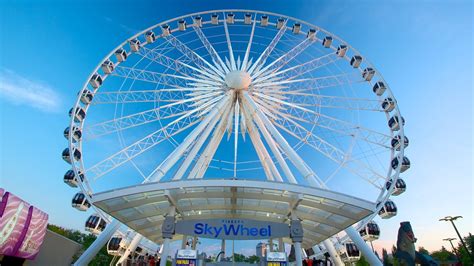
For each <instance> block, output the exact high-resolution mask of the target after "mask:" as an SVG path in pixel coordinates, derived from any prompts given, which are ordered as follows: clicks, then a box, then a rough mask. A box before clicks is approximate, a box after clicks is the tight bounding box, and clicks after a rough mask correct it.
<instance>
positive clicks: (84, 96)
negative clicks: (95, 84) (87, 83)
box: [81, 89, 94, 104]
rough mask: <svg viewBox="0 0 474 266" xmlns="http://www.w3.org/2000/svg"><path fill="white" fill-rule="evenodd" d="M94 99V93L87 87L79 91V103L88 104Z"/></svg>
mask: <svg viewBox="0 0 474 266" xmlns="http://www.w3.org/2000/svg"><path fill="white" fill-rule="evenodd" d="M92 99H94V93H93V92H92V91H90V90H88V89H84V90H83V91H82V93H81V103H83V104H90V103H91V102H92Z"/></svg>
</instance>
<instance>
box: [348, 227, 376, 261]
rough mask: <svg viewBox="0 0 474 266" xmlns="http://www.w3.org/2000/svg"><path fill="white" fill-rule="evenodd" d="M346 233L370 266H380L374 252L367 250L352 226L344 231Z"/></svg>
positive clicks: (366, 246) (367, 247)
mask: <svg viewBox="0 0 474 266" xmlns="http://www.w3.org/2000/svg"><path fill="white" fill-rule="evenodd" d="M346 233H347V235H348V236H349V237H350V238H351V240H352V242H354V244H356V246H357V248H359V250H360V251H361V252H362V254H363V255H364V257H365V258H366V260H367V261H368V262H369V263H370V265H376V266H379V265H380V266H381V265H382V262H381V261H380V259H379V258H377V256H375V254H374V252H373V251H372V250H371V249H370V248H369V246H368V245H367V244H366V243H365V242H364V240H363V239H362V237H361V236H360V235H359V233H358V232H357V231H356V230H355V229H354V228H353V227H352V226H349V228H347V229H346Z"/></svg>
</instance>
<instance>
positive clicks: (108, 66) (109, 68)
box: [100, 60, 115, 74]
mask: <svg viewBox="0 0 474 266" xmlns="http://www.w3.org/2000/svg"><path fill="white" fill-rule="evenodd" d="M100 68H101V69H102V71H104V73H105V74H110V73H112V72H113V71H114V69H115V65H114V63H113V62H112V61H110V60H105V61H104V63H102V65H101V66H100Z"/></svg>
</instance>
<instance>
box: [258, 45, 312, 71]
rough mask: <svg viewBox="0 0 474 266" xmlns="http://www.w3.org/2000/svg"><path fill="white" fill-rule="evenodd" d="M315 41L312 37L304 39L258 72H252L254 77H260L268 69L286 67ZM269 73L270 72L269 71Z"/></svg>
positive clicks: (276, 69) (273, 69)
mask: <svg viewBox="0 0 474 266" xmlns="http://www.w3.org/2000/svg"><path fill="white" fill-rule="evenodd" d="M313 43H314V40H312V39H310V38H306V39H304V41H302V42H301V43H299V44H298V45H297V46H296V47H294V48H293V49H291V50H290V51H288V52H287V53H285V54H284V55H282V56H280V57H279V58H277V59H276V60H274V61H273V62H271V63H270V64H268V65H267V66H265V67H264V68H262V69H260V70H259V71H257V72H256V73H253V74H252V79H254V78H258V77H260V76H262V73H264V72H266V71H270V72H275V71H278V70H279V69H281V68H282V67H284V66H285V65H286V64H288V63H289V62H290V61H291V60H293V59H294V58H295V57H296V56H298V55H299V54H300V53H302V52H303V51H304V50H306V48H308V47H309V46H310V45H311V44H313ZM267 74H268V73H267Z"/></svg>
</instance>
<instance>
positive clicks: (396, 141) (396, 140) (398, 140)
mask: <svg viewBox="0 0 474 266" xmlns="http://www.w3.org/2000/svg"><path fill="white" fill-rule="evenodd" d="M390 144H391V145H392V148H394V149H395V150H397V151H399V150H400V149H401V146H402V141H401V137H400V135H396V136H395V137H393V139H392V141H391V143H390ZM408 144H410V141H409V140H408V138H407V137H406V136H403V148H406V147H408Z"/></svg>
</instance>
